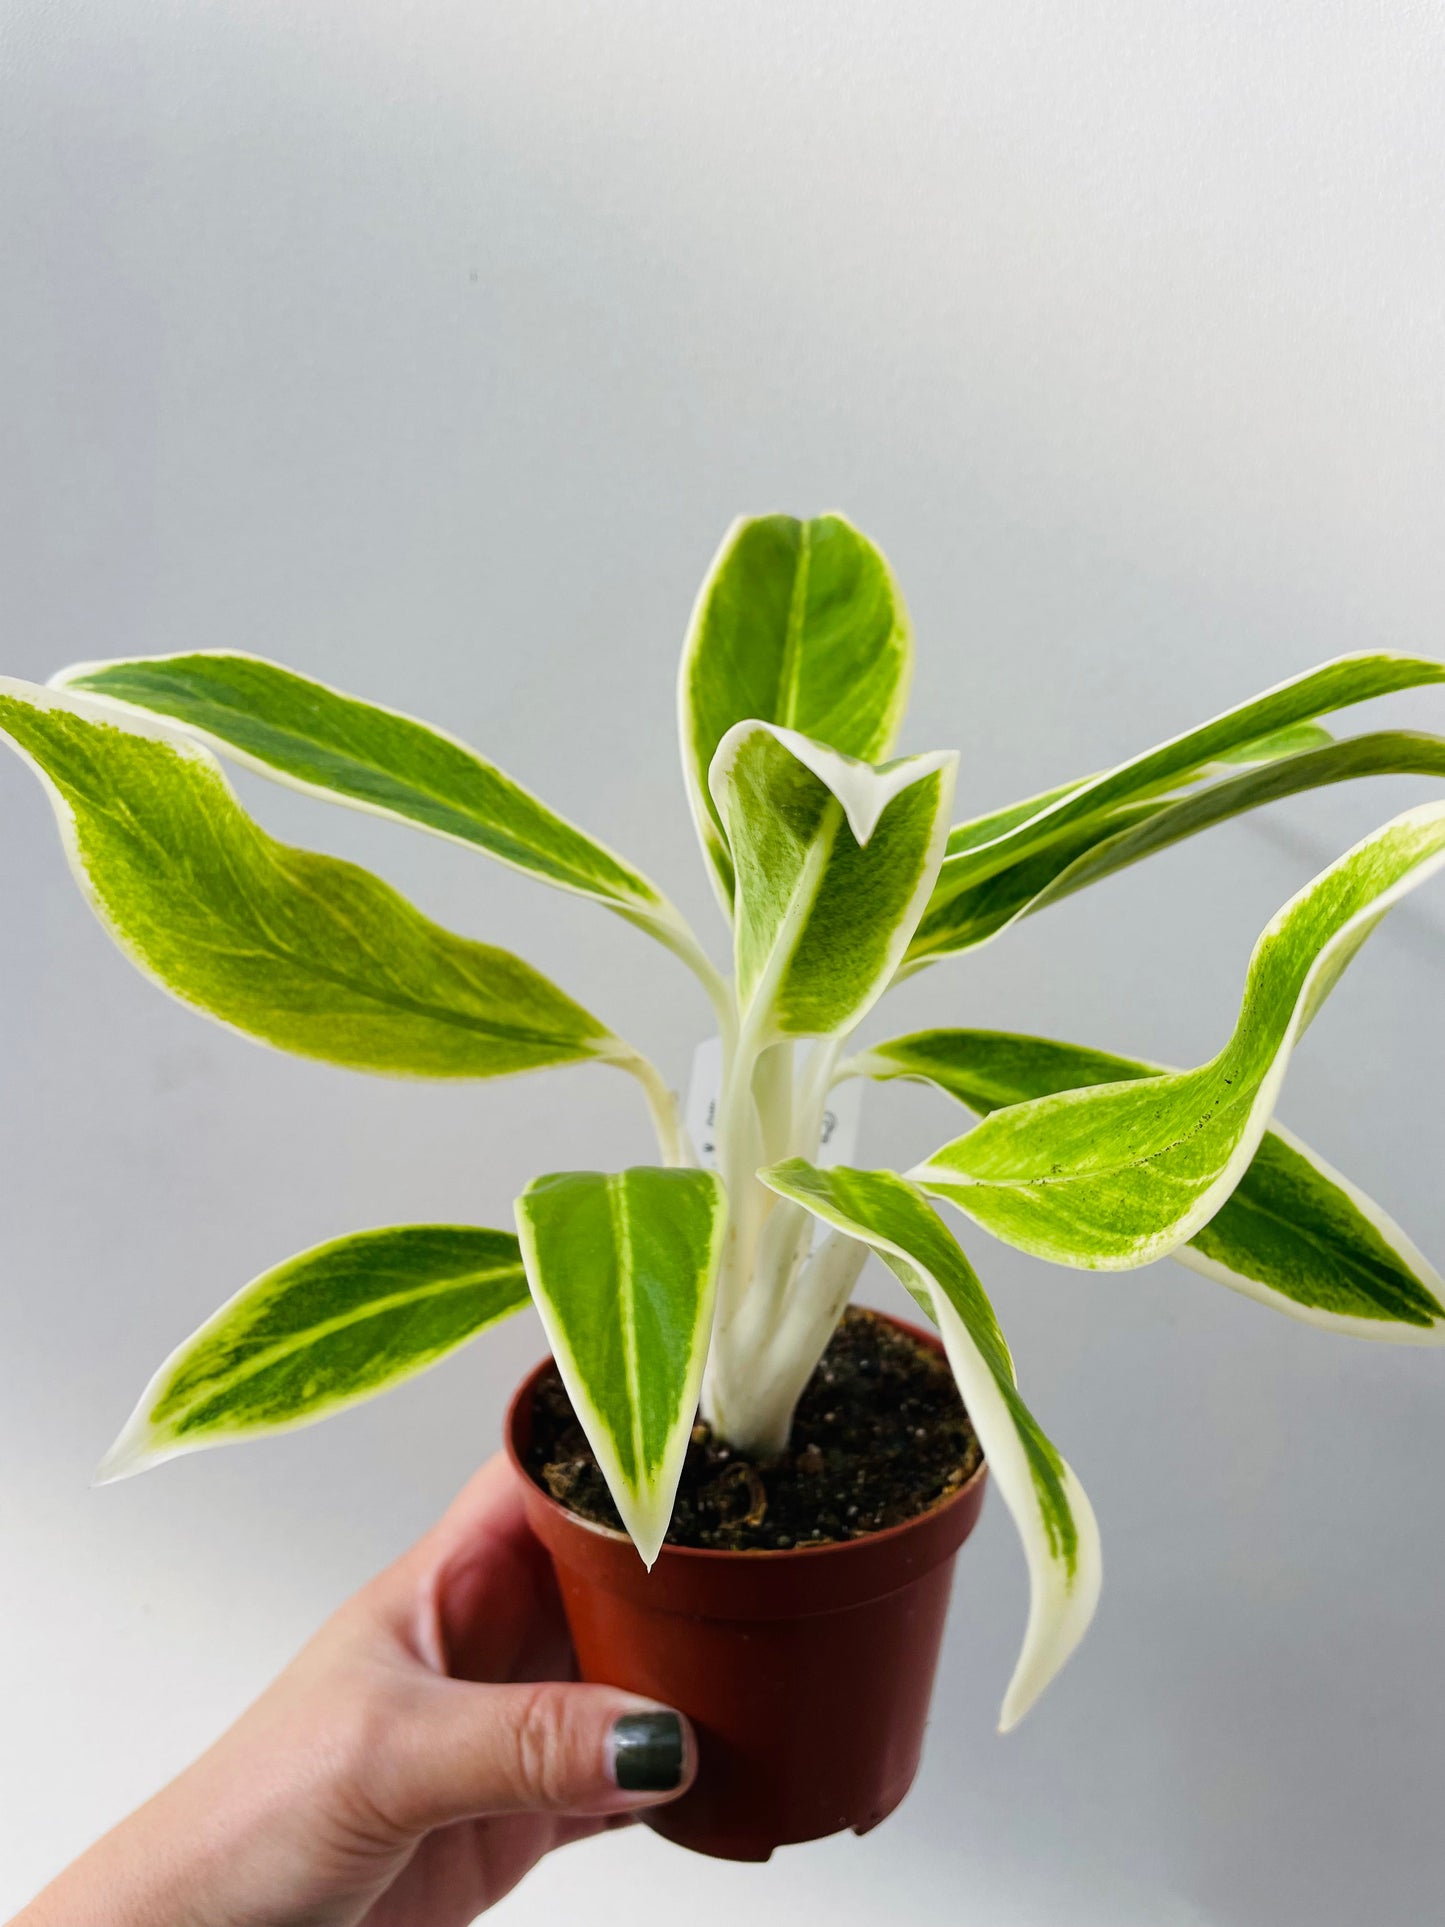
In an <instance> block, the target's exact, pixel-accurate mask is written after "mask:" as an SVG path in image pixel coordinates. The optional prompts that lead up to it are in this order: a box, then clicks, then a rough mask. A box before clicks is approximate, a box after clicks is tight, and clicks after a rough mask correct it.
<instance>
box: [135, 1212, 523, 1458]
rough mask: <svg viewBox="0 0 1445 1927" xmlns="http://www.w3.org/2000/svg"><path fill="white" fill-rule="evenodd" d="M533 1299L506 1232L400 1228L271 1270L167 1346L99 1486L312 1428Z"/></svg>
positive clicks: (345, 1241)
mask: <svg viewBox="0 0 1445 1927" xmlns="http://www.w3.org/2000/svg"><path fill="white" fill-rule="evenodd" d="M526 1303H527V1279H526V1274H525V1272H524V1271H523V1268H522V1254H521V1251H520V1249H519V1248H518V1244H517V1240H516V1239H515V1238H514V1237H513V1236H512V1234H511V1233H510V1232H509V1231H484V1230H480V1229H476V1228H474V1227H472V1226H470V1225H449V1224H412V1225H394V1226H390V1227H388V1228H387V1229H386V1230H382V1231H359V1232H356V1233H354V1234H353V1235H352V1236H351V1237H347V1238H334V1239H332V1240H331V1241H330V1242H328V1243H326V1244H321V1245H315V1246H313V1247H312V1249H311V1250H309V1251H303V1252H301V1253H300V1254H299V1255H298V1256H297V1257H295V1258H288V1259H287V1261H286V1262H285V1264H281V1265H277V1266H275V1267H274V1269H273V1270H270V1271H265V1272H262V1274H261V1276H260V1277H259V1278H255V1279H253V1280H252V1282H251V1283H250V1284H249V1285H247V1286H245V1287H244V1289H242V1290H241V1291H239V1292H237V1294H236V1296H235V1297H234V1298H232V1299H231V1300H230V1301H229V1302H228V1303H227V1304H225V1305H223V1306H222V1307H221V1309H220V1310H219V1311H218V1312H217V1313H216V1315H215V1316H214V1318H208V1319H207V1320H206V1322H205V1324H204V1325H202V1326H201V1328H200V1330H199V1331H196V1332H193V1333H192V1335H191V1336H190V1337H189V1338H188V1339H187V1340H186V1341H185V1343H184V1344H183V1345H180V1346H178V1347H177V1349H176V1350H175V1351H174V1352H172V1353H171V1355H170V1357H169V1358H168V1359H167V1360H166V1362H165V1363H164V1365H162V1366H161V1368H160V1370H159V1371H158V1372H157V1373H156V1375H155V1377H154V1378H153V1379H152V1380H151V1382H150V1384H149V1385H147V1387H146V1389H145V1391H144V1392H143V1393H142V1395H141V1400H140V1403H139V1405H137V1407H136V1409H135V1411H134V1412H133V1413H132V1414H131V1417H130V1419H129V1420H128V1421H127V1423H126V1426H125V1429H124V1430H123V1431H122V1432H121V1435H120V1437H119V1438H118V1439H117V1440H116V1442H115V1444H114V1445H113V1446H112V1447H111V1448H110V1451H109V1452H108V1453H107V1454H106V1456H105V1459H104V1460H103V1461H102V1463H101V1467H100V1471H99V1473H98V1474H97V1483H98V1484H102V1485H104V1484H107V1483H109V1481H111V1480H112V1479H124V1478H128V1477H129V1476H130V1474H131V1473H133V1472H143V1471H145V1470H146V1468H147V1467H148V1466H152V1465H158V1464H160V1462H161V1461H162V1460H163V1459H174V1458H179V1457H180V1456H181V1455H182V1454H183V1453H186V1452H199V1451H201V1450H202V1449H203V1448H204V1447H206V1446H208V1445H227V1444H230V1443H231V1442H233V1441H234V1440H238V1439H250V1438H258V1437H260V1436H262V1435H263V1434H266V1433H272V1432H289V1431H293V1430H294V1429H295V1428H296V1427H297V1426H300V1425H312V1424H314V1423H315V1422H316V1420H317V1419H322V1418H327V1417H329V1416H330V1414H331V1413H332V1412H338V1411H341V1410H342V1409H343V1408H344V1407H346V1406H349V1405H356V1404H358V1403H360V1401H361V1400H362V1399H367V1398H372V1397H374V1396H375V1394H376V1393H378V1392H384V1391H386V1390H387V1389H388V1387H390V1386H392V1385H397V1384H400V1383H401V1381H402V1380H403V1379H407V1378H411V1377H413V1376H414V1375H415V1374H416V1373H417V1372H420V1371H425V1370H426V1368H427V1367H428V1366H429V1365H434V1364H436V1363H437V1362H438V1360H440V1359H442V1358H445V1357H446V1356H447V1355H448V1353H450V1352H453V1351H455V1350H456V1349H457V1347H458V1346H459V1345H464V1344H465V1343H466V1342H467V1340H468V1339H470V1338H475V1337H476V1335H477V1334H478V1333H479V1332H482V1331H485V1330H486V1329H487V1327H488V1326H490V1325H495V1324H496V1323H497V1322H498V1321H499V1320H500V1319H503V1318H508V1317H510V1316H511V1314H512V1313H513V1312H515V1311H520V1310H521V1308H522V1306H523V1305H525V1304H526Z"/></svg>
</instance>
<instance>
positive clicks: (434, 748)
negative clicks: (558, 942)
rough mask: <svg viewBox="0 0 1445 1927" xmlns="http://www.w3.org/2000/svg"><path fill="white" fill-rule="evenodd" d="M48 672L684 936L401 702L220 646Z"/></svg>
mask: <svg viewBox="0 0 1445 1927" xmlns="http://www.w3.org/2000/svg"><path fill="white" fill-rule="evenodd" d="M51 682H52V684H53V685H54V686H55V687H57V688H64V689H76V690H83V691H86V692H87V693H89V694H91V695H94V696H97V697H102V698H104V699H105V700H106V701H107V702H115V703H119V704H123V705H125V706H126V707H127V708H128V709H139V710H141V711H142V712H144V713H145V714H147V715H154V716H166V717H169V718H170V719H171V720H172V721H173V722H175V723H178V724H179V725H180V726H181V727H182V728H183V729H184V730H185V731H186V733H187V734H188V735H190V736H192V737H194V738H195V740H196V741H198V742H202V743H204V744H205V745H206V747H207V748H209V749H211V750H213V751H216V752H217V753H218V754H220V755H222V756H228V757H230V758H231V759H232V760H233V761H235V762H238V763H242V764H244V765H245V766H246V767H247V768H248V769H254V770H258V771H259V772H260V773H261V775H263V776H269V777H272V778H274V779H276V780H278V781H280V782H282V783H285V784H287V785H288V786H289V787H290V788H292V789H298V790H306V791H309V792H310V793H311V794H312V795H315V796H324V797H328V798H330V799H331V800H333V801H336V802H342V803H349V804H351V805H353V806H354V807H356V808H357V809H363V810H370V811H373V812H374V813H375V814H376V815H378V816H386V817H391V818H394V819H395V820H397V821H400V822H405V823H415V824H419V825H420V826H421V828H423V829H426V830H432V831H434V832H435V833H436V834H437V835H438V836H444V837H449V838H450V839H451V840H452V841H453V842H457V843H468V844H471V845H472V846H473V847H474V848H476V849H480V850H485V851H486V852H487V853H488V855H489V856H494V857H497V858H499V859H500V860H501V861H502V862H503V863H508V864H510V865H511V866H512V868H513V869H516V870H523V871H525V872H526V873H527V874H528V875H529V876H535V877H540V878H541V879H542V881H543V882H545V883H552V884H555V885H557V887H558V888H559V889H563V890H571V891H574V892H575V893H576V894H577V895H579V896H584V897H593V898H595V899H596V900H597V901H598V902H599V903H605V904H606V905H607V906H608V907H609V908H610V909H613V910H615V911H617V912H618V914H619V915H621V916H624V917H626V918H627V919H628V920H629V921H630V922H632V923H636V924H640V925H641V926H642V927H643V928H644V929H650V930H652V931H653V933H654V934H657V935H661V936H662V937H663V940H664V941H666V942H673V941H675V939H676V938H677V937H678V935H679V934H683V935H685V934H686V926H685V925H684V924H683V922H682V919H681V917H680V916H679V914H678V912H677V911H676V910H674V909H673V907H672V905H671V904H670V903H668V902H667V900H666V898H665V897H664V896H663V895H662V893H661V892H660V891H659V890H658V889H657V888H656V887H655V886H654V885H653V884H652V883H650V882H649V881H648V879H647V878H646V877H645V876H643V875H642V874H641V872H640V871H638V870H635V869H633V868H632V866H631V865H630V864H627V863H624V862H623V861H622V859H621V858H620V857H618V856H614V855H613V853H612V851H611V850H608V849H606V848H604V846H603V845H602V844H601V843H599V842H597V840H596V839H595V838H594V837H591V836H588V835H587V833H586V832H585V831H584V830H579V829H578V828H577V827H576V825H575V824H572V823H569V822H567V821H566V819H565V818H564V817H560V816H557V815H556V814H555V813H554V812H553V811H551V810H549V809H548V808H547V807H546V805H545V804H544V803H541V802H539V801H538V800H537V798H536V797H535V796H533V795H531V794H530V793H529V792H528V791H527V790H524V789H523V788H522V787H521V785H520V784H519V783H514V782H513V781H512V779H511V777H510V776H507V775H505V774H504V773H503V772H502V771H501V770H499V769H498V768H497V767H496V765H495V764H494V763H489V762H488V761H487V760H486V759H485V757H482V756H479V755H478V754H477V752H476V751H475V750H473V749H469V748H468V747H467V745H466V744H465V743H462V742H459V741H458V740H457V739H456V737H454V736H450V735H448V734H447V733H446V732H445V731H444V730H440V729H435V728H433V727H432V726H431V725H430V724H429V723H423V722H419V721H418V720H417V719H416V718H415V717H413V716H406V715H403V714H402V713H401V712H400V711H399V710H394V709H384V708H382V707H381V706H380V705H379V704H377V703H367V702H362V701H360V700H359V699H358V698H357V697H355V696H348V695H344V694H343V693H342V692H341V691H340V690H336V689H331V688H328V687H327V685H326V684H325V683H319V682H312V681H311V680H310V679H309V678H308V677H305V676H298V675H297V674H295V672H294V671H293V670H290V669H284V668H282V667H281V665H280V664H279V663H274V662H267V661H266V660H265V658H264V657H261V656H249V655H241V654H236V653H232V652H228V651H225V650H198V651H194V652H192V653H190V654H187V655H176V656H132V657H121V658H117V659H116V660H114V661H111V662H82V663H77V664H75V665H74V666H73V667H72V668H69V669H62V670H61V671H60V672H59V674H58V675H56V676H53V677H52V678H51Z"/></svg>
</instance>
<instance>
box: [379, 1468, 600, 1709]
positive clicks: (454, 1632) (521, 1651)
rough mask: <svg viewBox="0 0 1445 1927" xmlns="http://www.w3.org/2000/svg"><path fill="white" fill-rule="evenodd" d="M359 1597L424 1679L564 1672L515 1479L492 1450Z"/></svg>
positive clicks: (539, 1551)
mask: <svg viewBox="0 0 1445 1927" xmlns="http://www.w3.org/2000/svg"><path fill="white" fill-rule="evenodd" d="M369 1590H370V1591H371V1594H372V1603H373V1604H374V1605H376V1606H377V1607H379V1609H380V1610H381V1611H382V1612H383V1614H384V1615H386V1616H387V1617H388V1619H389V1620H390V1621H391V1623H392V1625H393V1627H394V1629H395V1630H396V1631H397V1632H399V1633H400V1634H401V1636H402V1637H403V1638H404V1639H405V1641H406V1643H407V1644H408V1646H410V1647H411V1649H412V1650H413V1651H414V1652H415V1653H416V1654H417V1656H418V1657H419V1658H420V1659H422V1660H423V1661H424V1662H425V1663H426V1664H427V1665H428V1666H429V1667H430V1668H431V1669H432V1671H433V1672H441V1673H452V1674H454V1675H456V1676H457V1677H459V1678H463V1679H472V1680H505V1679H513V1678H517V1677H519V1676H525V1675H526V1674H528V1673H541V1674H543V1675H545V1674H547V1673H548V1672H550V1673H551V1674H552V1675H553V1676H555V1675H556V1673H557V1672H558V1671H559V1670H565V1667H566V1656H567V1653H568V1650H569V1647H568V1641H567V1638H566V1629H565V1626H564V1624H563V1620H562V1613H561V1607H560V1604H559V1602H558V1599H557V1588H556V1582H555V1580H554V1578H553V1575H552V1566H551V1561H550V1560H549V1559H548V1557H547V1554H546V1552H545V1550H544V1549H543V1547H542V1546H540V1545H539V1544H538V1542H537V1541H536V1539H534V1538H533V1536H532V1534H531V1532H530V1530H529V1529H528V1526H527V1520H526V1513H525V1511H524V1509H523V1505H522V1498H521V1494H520V1492H519V1491H518V1489H517V1481H516V1475H515V1473H514V1472H513V1471H512V1469H511V1467H510V1466H509V1465H508V1463H507V1461H506V1459H505V1458H504V1457H503V1456H502V1455H501V1454H500V1453H498V1454H497V1455H496V1456H495V1457H494V1458H492V1459H489V1460H488V1462H487V1463H486V1464H485V1465H484V1466H483V1467H482V1468H481V1470H480V1471H479V1472H477V1473H476V1474H474V1476H473V1477H472V1478H471V1479H470V1480H469V1481H468V1482H467V1484H466V1485H465V1486H464V1487H463V1488H462V1490H461V1492H460V1493H459V1494H458V1495H457V1497H456V1498H455V1499H454V1500H453V1502H452V1504H451V1505H450V1506H449V1507H448V1509H447V1511H446V1512H445V1513H444V1514H443V1516H442V1517H441V1519H439V1520H438V1522H437V1523H436V1525H434V1526H433V1527H432V1528H431V1530H430V1531H429V1532H427V1533H426V1534H425V1535H424V1536H423V1537H422V1538H421V1539H419V1540H418V1541H417V1543H416V1545H414V1546H413V1547H412V1548H411V1550H410V1551H409V1552H407V1553H405V1554H404V1555H403V1556H402V1558H400V1559H399V1560H397V1562H396V1563H395V1565H393V1566H391V1567H389V1568H388V1570H387V1571H386V1572H384V1573H382V1574H381V1575H380V1576H379V1577H378V1578H377V1579H376V1580H375V1581H374V1582H373V1586H372V1588H370V1589H369Z"/></svg>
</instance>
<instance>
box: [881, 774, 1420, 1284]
mask: <svg viewBox="0 0 1445 1927" xmlns="http://www.w3.org/2000/svg"><path fill="white" fill-rule="evenodd" d="M1442 863H1445V804H1431V805H1427V806H1425V807H1423V808H1420V809H1416V810H1409V811H1406V812H1405V814H1404V815H1402V816H1398V817H1396V818H1395V819H1394V820H1393V821H1392V822H1390V823H1387V824H1386V825H1385V826H1384V827H1383V829H1380V830H1377V831H1376V832H1375V833H1374V834H1373V835H1372V836H1369V837H1366V838H1365V840H1364V841H1363V842H1361V843H1359V844H1357V845H1356V846H1355V848H1354V849H1353V850H1350V851H1348V852H1347V853H1346V855H1344V856H1343V857H1341V858H1340V860H1339V861H1338V862H1337V863H1334V864H1332V865H1331V866H1330V868H1329V869H1328V870H1326V871H1324V872H1323V873H1322V874H1321V875H1320V876H1318V877H1316V878H1315V879H1314V881H1313V882H1312V883H1310V884H1308V885H1307V886H1306V888H1305V889H1304V890H1302V891H1301V892H1300V893H1299V894H1298V895H1297V896H1296V897H1294V898H1293V899H1292V900H1291V901H1290V902H1289V903H1287V904H1286V905H1285V906H1284V908H1283V909H1282V910H1280V911H1279V912H1278V914H1277V915H1276V916H1275V917H1274V918H1273V919H1272V920H1271V921H1270V923H1269V924H1268V925H1267V926H1266V928H1265V930H1264V933H1263V935H1262V936H1261V937H1260V939H1259V942H1258V943H1257V944H1256V945H1255V949H1254V955H1253V956H1252V958H1251V959H1250V966H1249V974H1248V977H1247V980H1246V984H1245V993H1244V999H1243V1003H1242V1005H1241V1009H1240V1014H1239V1020H1238V1022H1237V1024H1236V1026H1235V1030H1234V1035H1233V1036H1232V1037H1231V1038H1230V1040H1229V1042H1228V1043H1227V1044H1226V1045H1225V1047H1224V1049H1223V1050H1222V1051H1221V1052H1220V1053H1219V1055H1218V1056H1217V1057H1215V1058H1212V1059H1211V1060H1210V1062H1209V1063H1207V1064H1204V1065H1201V1066H1200V1067H1199V1068H1198V1069H1197V1070H1192V1071H1176V1072H1170V1073H1167V1074H1165V1075H1163V1076H1158V1077H1149V1078H1143V1079H1140V1080H1137V1081H1130V1082H1125V1083H1117V1082H1116V1083H1111V1084H1103V1085H1096V1086H1093V1087H1091V1088H1089V1089H1087V1090H1075V1091H1065V1092H1061V1093H1059V1094H1057V1095H1055V1096H1051V1097H1040V1098H1034V1099H1032V1100H1031V1101H1030V1102H1028V1103H1024V1104H1018V1105H1013V1106H1010V1107H1009V1108H1007V1109H1005V1110H999V1111H995V1112H993V1114H992V1115H991V1116H989V1117H986V1118H985V1119H984V1121H983V1123H982V1124H980V1125H979V1126H978V1127H977V1129H976V1130H973V1131H971V1132H969V1133H968V1135H967V1136H966V1137H962V1138H958V1139H956V1140H955V1141H954V1142H953V1143H951V1144H947V1145H945V1146H944V1147H943V1149H942V1150H941V1151H938V1152H936V1153H935V1154H934V1155H933V1156H932V1157H931V1158H929V1159H927V1160H926V1162H925V1163H924V1164H922V1165H920V1166H919V1167H918V1168H917V1169H916V1170H915V1171H913V1172H912V1173H910V1175H911V1176H912V1177H913V1178H914V1180H915V1181H916V1182H917V1183H918V1184H920V1185H921V1186H922V1187H923V1188H924V1189H925V1190H926V1191H929V1192H932V1193H934V1194H935V1195H937V1196H940V1197H947V1198H949V1199H950V1200H951V1201H952V1202H953V1203H955V1204H957V1205H958V1206H959V1207H960V1209H962V1210H964V1211H966V1212H967V1213H968V1215H969V1216H970V1217H971V1218H973V1219H975V1220H976V1221H977V1222H978V1223H979V1224H982V1225H984V1226H985V1227H986V1229H988V1230H990V1231H992V1232H993V1233H994V1234H995V1236H997V1237H1000V1238H1002V1239H1004V1241H1005V1242H1006V1243H1009V1244H1013V1245H1017V1246H1018V1247H1019V1248H1020V1249H1021V1250H1024V1251H1029V1252H1032V1253H1033V1254H1034V1255H1035V1256H1037V1257H1041V1258H1049V1259H1052V1260H1053V1261H1054V1262H1055V1263H1058V1264H1065V1265H1076V1266H1082V1267H1084V1268H1086V1269H1089V1270H1106V1271H1108V1270H1121V1269H1126V1268H1128V1267H1131V1266H1135V1265H1143V1264H1149V1263H1151V1262H1152V1261H1153V1260H1154V1259H1155V1258H1162V1257H1166V1256H1168V1254H1169V1253H1170V1252H1172V1251H1174V1250H1175V1249H1176V1248H1177V1247H1178V1246H1179V1245H1181V1244H1184V1243H1186V1242H1187V1241H1188V1240H1189V1239H1190V1238H1192V1237H1194V1235H1195V1234H1196V1233H1197V1232H1198V1231H1200V1230H1201V1229H1202V1228H1203V1226H1205V1225H1206V1224H1208V1223H1209V1221H1210V1219H1211V1218H1212V1217H1213V1216H1214V1215H1215V1213H1216V1212H1217V1211H1218V1210H1219V1208H1220V1206H1221V1205H1222V1204H1223V1203H1224V1202H1225V1200H1226V1199H1227V1198H1228V1197H1229V1195H1230V1193H1231V1192H1232V1191H1233V1190H1234V1188H1235V1186H1236V1185H1237V1184H1238V1183H1239V1181H1240V1179H1241V1178H1242V1177H1243V1176H1244V1173H1245V1171H1246V1170H1247V1169H1248V1167H1249V1164H1250V1161H1251V1159H1252V1158H1253V1157H1254V1154H1255V1152H1256V1150H1257V1149H1258V1147H1259V1143H1260V1140H1261V1138H1262V1137H1263V1135H1264V1132H1265V1129H1266V1128H1267V1126H1268V1124H1269V1120H1270V1116H1271V1114H1272V1112H1273V1110H1274V1106H1275V1101H1276V1099H1277V1096H1278V1093H1279V1088H1280V1085H1281V1083H1282V1081H1283V1079H1284V1074H1285V1070H1286V1068H1287V1066H1288V1063H1289V1058H1290V1054H1291V1052H1292V1050H1293V1048H1294V1045H1295V1043H1296V1042H1297V1040H1298V1038H1299V1037H1300V1036H1301V1034H1302V1033H1303V1031H1304V1030H1305V1028H1306V1026H1307V1025H1308V1024H1309V1022H1310V1021H1311V1019H1312V1018H1313V1017H1314V1015H1315V1013H1316V1012H1317V1011H1318V1009H1319V1007H1320V1005H1321V1004H1322V1003H1323V1001H1324V999H1325V998H1326V997H1327V996H1328V995H1329V992H1330V991H1331V989H1333V987H1334V985H1335V983H1336V982H1337V981H1338V980H1339V977H1340V975H1341V973H1342V972H1343V971H1344V969H1345V968H1346V966H1347V965H1348V963H1349V962H1350V960H1351V958H1352V957H1353V956H1354V955H1355V954H1356V952H1357V951H1358V950H1359V948H1360V946H1361V945H1362V944H1363V943H1364V942H1365V940H1366V938H1367V937H1368V936H1369V935H1370V932H1371V931H1372V930H1373V929H1374V928H1375V927H1376V925H1377V924H1378V923H1379V921H1380V919H1381V918H1382V917H1383V916H1384V915H1385V913H1386V911H1387V910H1389V908H1390V907H1391V906H1392V905H1393V904H1395V903H1397V902H1399V900H1400V899H1401V898H1402V897H1403V896H1405V895H1407V894H1408V893H1409V892H1410V891H1411V890H1413V889H1415V888H1416V887H1417V886H1418V885H1419V884H1421V883H1422V882H1424V881H1425V879H1426V878H1427V877H1429V876H1430V875H1432V874H1433V873H1434V872H1435V871H1436V870H1438V869H1439V868H1440V866H1441V864H1442Z"/></svg>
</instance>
